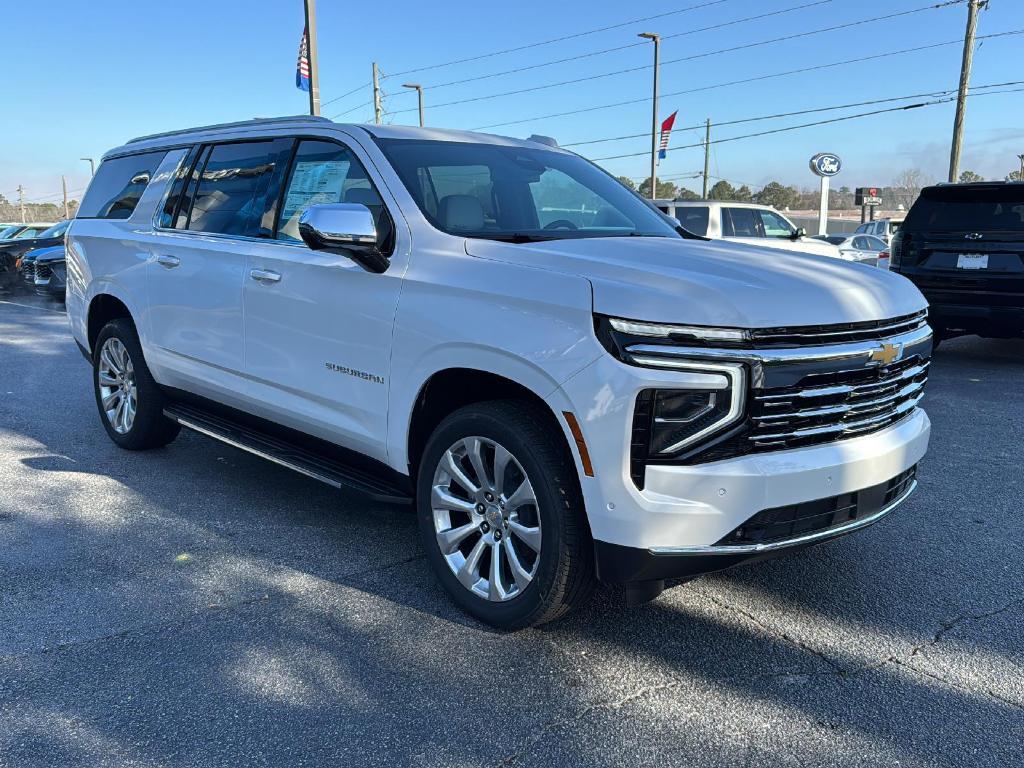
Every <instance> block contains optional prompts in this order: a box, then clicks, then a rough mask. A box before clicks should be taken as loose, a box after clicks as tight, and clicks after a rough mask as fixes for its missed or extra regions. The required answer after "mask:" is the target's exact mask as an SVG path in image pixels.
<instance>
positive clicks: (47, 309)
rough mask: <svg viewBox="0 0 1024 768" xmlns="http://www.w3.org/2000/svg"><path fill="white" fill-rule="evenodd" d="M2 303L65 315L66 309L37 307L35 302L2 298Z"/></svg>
mask: <svg viewBox="0 0 1024 768" xmlns="http://www.w3.org/2000/svg"><path fill="white" fill-rule="evenodd" d="M0 304H10V305H11V306H12V307H24V308H25V309H41V310H42V311H43V312H53V313H55V314H58V315H63V314H64V311H63V310H60V309H50V308H49V307H37V306H35V305H33V304H20V303H18V302H17V301H4V300H3V299H0Z"/></svg>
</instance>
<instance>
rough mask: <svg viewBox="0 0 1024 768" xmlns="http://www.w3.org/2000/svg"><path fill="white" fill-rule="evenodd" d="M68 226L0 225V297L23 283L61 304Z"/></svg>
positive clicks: (65, 223)
mask: <svg viewBox="0 0 1024 768" xmlns="http://www.w3.org/2000/svg"><path fill="white" fill-rule="evenodd" d="M70 224H71V221H70V219H69V220H66V221H61V222H59V223H56V224H49V223H34V224H0V293H2V292H5V291H10V290H12V289H15V288H17V287H19V283H24V284H25V285H26V286H27V287H29V288H30V289H32V290H35V292H36V293H38V294H41V295H44V296H49V297H51V298H53V299H55V300H57V301H60V302H63V301H64V292H65V288H66V284H67V270H66V266H65V259H64V233H65V232H66V231H67V228H68V226H69V225H70Z"/></svg>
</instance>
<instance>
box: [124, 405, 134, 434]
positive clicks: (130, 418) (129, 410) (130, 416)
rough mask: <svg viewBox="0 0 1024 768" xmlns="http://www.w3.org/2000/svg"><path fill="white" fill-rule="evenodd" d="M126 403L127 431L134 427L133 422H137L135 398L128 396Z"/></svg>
mask: <svg viewBox="0 0 1024 768" xmlns="http://www.w3.org/2000/svg"><path fill="white" fill-rule="evenodd" d="M125 400H126V404H125V409H124V428H125V431H127V430H129V429H131V428H132V424H134V423H135V398H134V397H126V398H125Z"/></svg>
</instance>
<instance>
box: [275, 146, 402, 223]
mask: <svg viewBox="0 0 1024 768" xmlns="http://www.w3.org/2000/svg"><path fill="white" fill-rule="evenodd" d="M321 203H360V204H362V205H365V206H366V207H367V208H369V209H370V212H371V213H372V214H373V219H374V221H375V222H376V224H377V235H378V236H379V237H380V238H381V240H382V241H384V242H386V241H387V239H388V235H389V233H390V228H391V220H390V219H389V218H388V215H387V211H385V210H384V203H383V201H382V200H381V199H380V195H379V194H378V193H377V189H376V188H375V187H374V186H373V182H371V181H370V177H369V176H368V175H367V173H366V169H365V168H364V167H363V164H362V163H360V162H359V159H358V158H357V157H356V156H355V155H354V154H352V151H351V150H350V149H348V148H347V147H343V146H342V145H340V144H335V143H334V142H332V141H316V140H313V139H310V140H306V141H303V142H302V143H300V144H299V149H298V151H297V152H296V153H295V161H294V163H293V164H292V170H291V175H290V177H289V179H288V184H287V186H286V187H285V194H284V203H283V204H282V206H281V218H280V221H279V222H278V226H277V239H278V240H298V241H301V239H302V238H301V237H300V236H299V217H300V216H301V215H302V212H303V211H304V210H306V209H307V208H308V207H309V206H311V205H317V204H321Z"/></svg>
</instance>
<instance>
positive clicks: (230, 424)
mask: <svg viewBox="0 0 1024 768" xmlns="http://www.w3.org/2000/svg"><path fill="white" fill-rule="evenodd" d="M164 415H165V416H166V417H167V418H169V419H172V420H173V421H176V422H178V423H179V424H181V426H183V427H186V428H188V429H191V430H194V431H196V432H199V433H200V434H203V435H206V436H207V437H212V438H213V439H214V440H220V441H221V442H222V443H227V444H228V445H231V446H234V447H235V448H239V449H241V450H243V451H246V452H248V453H251V454H253V455H255V456H259V457H260V458H263V459H267V460H268V461H272V462H274V463H275V464H280V465H281V466H282V467H287V468H288V469H293V470H295V471H296V472H300V473H302V474H303V475H306V476H307V477H312V478H313V479H314V480H319V481H320V482H322V483H327V485H330V486H333V487H335V488H347V489H349V490H354V491H358V492H360V493H364V494H366V495H367V496H369V497H371V498H372V499H374V500H375V501H382V502H387V503H391V504H410V503H412V499H411V498H410V497H409V494H408V493H406V492H405V491H403V490H402V489H401V488H399V487H398V486H397V485H394V484H392V483H389V482H388V481H387V480H385V479H382V478H380V477H376V476H375V475H374V474H373V473H371V472H368V471H366V470H365V469H360V468H357V467H353V466H351V465H349V464H346V463H344V462H342V461H340V460H338V459H336V458H334V457H329V456H325V455H323V454H321V453H318V452H316V451H313V450H309V449H307V448H303V447H302V446H300V445H297V444H296V443H294V442H289V441H286V440H283V439H281V438H278V437H273V436H271V435H268V434H266V433H265V432H261V431H260V430H258V429H255V428H253V427H249V426H245V425H243V424H239V423H238V422H235V421H231V420H228V419H225V418H223V417H221V416H217V415H215V414H212V413H210V412H208V411H205V410H202V409H200V408H196V407H193V406H190V405H185V404H182V403H175V404H173V405H170V406H168V407H167V408H165V409H164ZM312 441H315V438H311V442H312Z"/></svg>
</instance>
